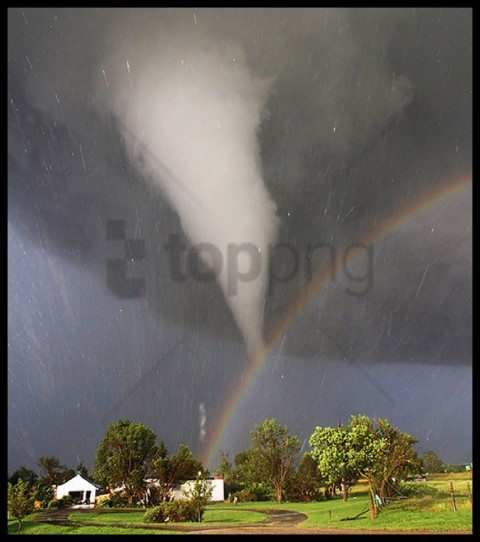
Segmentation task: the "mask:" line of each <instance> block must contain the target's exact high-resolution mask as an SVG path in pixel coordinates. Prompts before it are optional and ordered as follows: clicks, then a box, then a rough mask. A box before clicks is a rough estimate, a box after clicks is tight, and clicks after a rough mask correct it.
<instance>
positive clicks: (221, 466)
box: [215, 451, 241, 498]
mask: <svg viewBox="0 0 480 542" xmlns="http://www.w3.org/2000/svg"><path fill="white" fill-rule="evenodd" d="M215 474H217V475H218V476H221V477H222V478H223V484H224V490H225V494H226V495H227V496H228V497H229V498H230V497H231V496H232V494H233V493H235V492H236V491H238V490H240V489H241V486H240V484H239V483H238V481H237V478H238V476H237V475H238V473H237V472H236V470H235V468H234V465H233V463H232V462H231V461H229V459H228V453H225V452H222V451H221V452H220V458H219V463H218V466H217V467H216V469H215Z"/></svg>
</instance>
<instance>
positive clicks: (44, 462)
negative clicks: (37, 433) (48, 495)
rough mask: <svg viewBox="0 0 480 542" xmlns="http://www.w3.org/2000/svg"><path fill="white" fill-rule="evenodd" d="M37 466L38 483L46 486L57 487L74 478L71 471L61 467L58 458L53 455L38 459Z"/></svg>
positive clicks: (63, 466)
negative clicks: (38, 470)
mask: <svg viewBox="0 0 480 542" xmlns="http://www.w3.org/2000/svg"><path fill="white" fill-rule="evenodd" d="M37 465H38V467H39V468H40V482H42V483H43V484H45V485H46V486H53V485H57V486H58V485H59V484H63V483H64V482H66V481H67V480H68V479H70V478H72V477H73V476H75V472H74V471H73V470H72V469H69V468H68V467H66V466H65V465H62V464H61V463H60V460H59V459H58V457H56V456H53V455H49V456H42V457H39V458H38V460H37Z"/></svg>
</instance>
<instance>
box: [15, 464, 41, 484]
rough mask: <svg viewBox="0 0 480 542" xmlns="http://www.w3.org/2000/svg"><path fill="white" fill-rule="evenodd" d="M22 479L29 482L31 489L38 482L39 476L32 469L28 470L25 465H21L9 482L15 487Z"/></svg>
mask: <svg viewBox="0 0 480 542" xmlns="http://www.w3.org/2000/svg"><path fill="white" fill-rule="evenodd" d="M20 478H21V479H22V480H23V481H24V482H28V483H29V485H30V487H33V486H34V485H36V483H37V482H38V474H37V473H36V472H35V471H33V470H31V469H27V467H25V465H21V466H20V467H18V469H17V470H15V471H14V472H13V473H12V475H11V476H10V478H9V479H8V481H9V482H10V483H11V484H12V485H15V484H16V483H17V482H18V480H19V479H20Z"/></svg>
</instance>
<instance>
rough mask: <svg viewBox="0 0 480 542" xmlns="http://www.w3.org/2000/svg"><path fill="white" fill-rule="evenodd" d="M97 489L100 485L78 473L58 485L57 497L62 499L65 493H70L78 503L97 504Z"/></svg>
mask: <svg viewBox="0 0 480 542" xmlns="http://www.w3.org/2000/svg"><path fill="white" fill-rule="evenodd" d="M97 490H98V487H97V486H96V485H95V484H92V482H89V481H88V480H85V478H83V477H82V476H80V474H77V475H76V476H74V477H73V478H71V479H70V480H68V481H67V482H65V483H64V484H60V485H59V486H57V489H56V492H55V497H56V498H57V499H61V498H62V497H64V496H65V495H70V496H71V497H73V498H74V499H75V501H77V503H82V504H95V495H96V493H97Z"/></svg>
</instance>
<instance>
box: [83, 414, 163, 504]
mask: <svg viewBox="0 0 480 542" xmlns="http://www.w3.org/2000/svg"><path fill="white" fill-rule="evenodd" d="M155 439H156V437H155V433H154V432H153V431H152V430H151V429H149V428H147V427H145V425H143V424H142V423H136V422H132V421H130V420H120V421H118V422H117V423H115V424H113V425H110V426H109V427H108V429H107V431H106V432H105V435H104V437H103V440H102V442H101V443H100V446H99V448H98V451H97V455H96V461H95V466H94V471H93V476H94V479H95V480H96V481H97V482H98V483H100V484H103V485H109V486H110V487H112V486H113V487H118V486H124V488H125V494H126V496H127V497H128V502H129V503H130V504H131V503H132V502H133V498H134V497H139V496H140V495H141V493H142V490H143V488H144V479H145V478H147V477H148V475H149V473H150V466H151V463H152V461H153V459H154V457H155V454H156V451H157V448H156V446H155Z"/></svg>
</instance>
